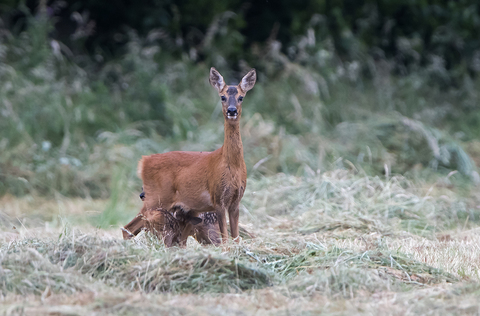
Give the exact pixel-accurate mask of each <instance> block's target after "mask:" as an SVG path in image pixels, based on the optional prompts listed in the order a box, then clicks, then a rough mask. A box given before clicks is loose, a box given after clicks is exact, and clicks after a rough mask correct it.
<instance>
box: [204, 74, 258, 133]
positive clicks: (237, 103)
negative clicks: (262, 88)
mask: <svg viewBox="0 0 480 316" xmlns="http://www.w3.org/2000/svg"><path fill="white" fill-rule="evenodd" d="M256 80H257V73H256V72H255V69H252V70H250V71H249V72H248V73H247V74H246V75H245V76H244V77H243V78H242V80H241V81H240V83H239V84H238V85H236V86H235V85H232V86H229V85H226V84H225V81H224V80H223V77H222V75H221V74H220V73H219V72H218V71H217V69H215V68H213V67H212V68H210V84H211V85H212V86H213V87H214V88H215V89H217V91H218V94H219V96H220V98H221V100H222V111H223V116H224V117H225V121H226V122H230V123H234V122H237V121H238V120H239V119H240V116H241V115H242V101H243V98H244V97H245V94H246V93H247V91H248V90H250V89H252V88H253V86H254V85H255V81H256Z"/></svg>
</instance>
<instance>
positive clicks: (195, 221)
mask: <svg viewBox="0 0 480 316" xmlns="http://www.w3.org/2000/svg"><path fill="white" fill-rule="evenodd" d="M188 221H189V222H190V223H191V224H192V225H198V224H200V223H201V222H202V219H201V218H200V217H189V218H188Z"/></svg>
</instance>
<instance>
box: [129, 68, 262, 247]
mask: <svg viewBox="0 0 480 316" xmlns="http://www.w3.org/2000/svg"><path fill="white" fill-rule="evenodd" d="M255 80H256V73H255V70H253V69H252V70H251V71H250V72H249V73H248V74H247V75H245V77H243V79H242V81H241V82H240V84H239V85H238V86H227V85H225V83H224V80H223V77H222V76H221V75H220V73H218V71H217V70H216V69H215V68H213V67H212V69H211V70H210V83H211V84H212V86H213V87H215V88H216V89H217V91H218V93H219V96H220V97H221V98H222V97H223V98H222V110H223V115H224V121H225V123H224V125H225V139H224V143H223V146H222V147H221V148H219V149H217V150H215V151H214V152H185V151H173V152H168V153H164V154H154V155H150V156H143V157H142V159H141V160H140V161H139V163H138V173H139V176H140V177H141V179H142V180H143V189H144V192H145V200H144V206H143V209H145V210H154V209H157V208H163V209H171V208H174V207H176V206H179V207H181V208H183V209H185V210H187V211H188V210H189V211H190V213H192V214H191V216H197V215H198V214H200V213H205V212H215V213H216V216H217V220H218V223H219V228H220V233H221V236H222V240H223V241H224V242H225V241H226V240H227V238H228V232H227V221H226V217H225V211H228V214H229V220H230V230H231V234H232V237H233V238H234V239H235V238H237V237H238V235H239V229H238V219H239V205H240V200H241V199H242V197H243V193H244V192H245V188H246V185H247V168H246V166H245V161H244V159H243V145H242V139H241V137H240V118H241V114H242V99H243V97H244V96H245V94H246V92H247V91H248V90H250V89H251V88H253V85H254V84H255ZM229 88H230V89H229ZM233 88H235V89H236V93H232V91H234V89H233ZM227 91H228V92H229V93H227ZM233 106H235V109H236V110H237V113H238V115H237V117H236V118H235V119H232V118H229V117H228V116H227V109H228V108H229V107H233ZM127 226H128V225H127ZM192 229H193V225H192V223H189V222H187V223H186V226H185V227H184V231H183V233H182V237H181V239H182V240H186V238H187V237H188V234H189V233H190V232H191V231H192Z"/></svg>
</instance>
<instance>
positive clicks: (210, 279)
mask: <svg viewBox="0 0 480 316" xmlns="http://www.w3.org/2000/svg"><path fill="white" fill-rule="evenodd" d="M430 188H433V189H430ZM454 190H455V188H450V189H447V188H445V187H444V186H441V185H440V184H438V183H437V184H433V186H432V184H430V185H429V186H427V187H425V186H423V185H414V184H412V183H410V182H409V181H407V180H406V179H404V178H401V177H393V178H389V179H381V178H378V177H375V178H372V177H360V176H358V175H357V176H356V175H354V174H353V173H349V172H346V171H335V172H331V173H325V174H318V175H313V176H311V177H304V178H297V177H291V176H284V175H278V176H276V177H270V178H262V179H257V180H255V179H250V180H249V190H247V192H248V194H247V195H246V196H245V198H244V204H243V207H242V210H243V212H242V217H241V222H242V223H243V224H244V225H245V226H244V227H245V228H246V229H247V230H248V231H250V232H252V233H254V234H255V235H256V237H255V238H253V239H244V240H242V242H241V243H240V244H235V243H229V244H228V245H226V246H223V247H215V246H201V245H199V244H198V243H197V242H196V241H195V240H193V239H189V241H188V243H187V248H186V249H178V248H170V249H166V248H165V247H164V246H163V244H162V243H161V242H158V241H157V240H156V239H154V238H152V236H150V235H148V234H140V235H139V236H138V237H137V238H135V239H134V240H132V241H123V240H121V231H120V230H119V229H118V227H112V228H106V229H99V228H95V225H92V222H94V221H93V220H92V219H96V218H99V215H101V214H99V212H101V211H102V209H108V205H107V204H108V203H106V202H105V201H96V200H71V199H64V198H60V197H59V198H57V199H56V200H43V199H37V198H24V199H14V198H10V197H4V198H3V199H2V201H1V202H2V203H1V205H2V206H1V215H2V226H3V228H4V229H3V232H2V233H1V234H0V240H1V248H0V260H1V262H2V265H1V267H2V269H1V271H0V290H1V292H2V302H1V306H0V312H1V313H3V314H6V315H10V314H25V315H30V314H32V315H36V314H55V315H64V314H65V315H84V314H99V315H131V314H139V313H140V314H147V315H148V314H158V313H161V314H172V315H190V314H196V315H225V314H228V315H230V314H231V315H252V314H258V315H287V314H306V315H309V314H319V313H323V314H329V315H330V314H331V315H344V314H351V313H355V314H362V315H363V314H365V315H377V314H382V315H415V314H425V315H428V314H430V315H456V314H469V315H478V313H480V304H479V303H478V302H479V301H480V300H479V299H480V275H479V262H480V257H479V253H480V251H479V244H480V243H479V241H480V240H479V237H478V236H479V235H478V232H479V231H478V211H477V210H476V208H475V207H470V206H468V205H476V202H475V197H474V196H470V197H468V196H467V197H464V198H460V197H459V195H458V194H457V193H456V192H455V191H454ZM427 194H428V196H427ZM133 196H134V194H133V193H132V200H131V201H129V203H130V204H131V205H133V206H135V205H139V204H140V200H138V201H137V200H136V199H138V198H136V197H135V199H134V198H133ZM279 196H280V197H281V198H280V199H279V198H278V197H279ZM135 213H136V209H135V208H132V215H133V214H135ZM35 214H37V215H35ZM405 214H406V215H405ZM34 215H35V216H36V217H35V216H34ZM127 215H130V214H127ZM58 218H60V219H58ZM412 221H413V222H414V223H412ZM14 225H15V229H13V226H14ZM119 226H120V225H119ZM418 227H421V229H419V228H418Z"/></svg>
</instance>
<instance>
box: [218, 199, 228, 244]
mask: <svg viewBox="0 0 480 316" xmlns="http://www.w3.org/2000/svg"><path fill="white" fill-rule="evenodd" d="M215 213H216V214H217V220H218V226H219V228H220V235H221V238H222V243H226V242H227V240H228V230H227V218H226V216H225V210H224V209H223V207H217V210H216V212H215Z"/></svg>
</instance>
